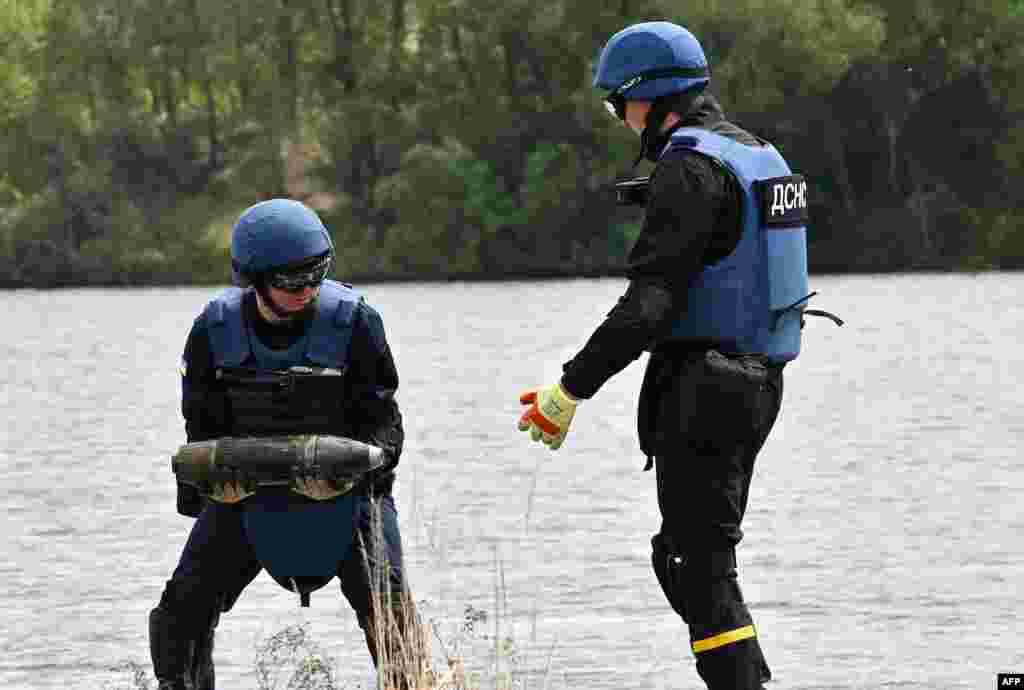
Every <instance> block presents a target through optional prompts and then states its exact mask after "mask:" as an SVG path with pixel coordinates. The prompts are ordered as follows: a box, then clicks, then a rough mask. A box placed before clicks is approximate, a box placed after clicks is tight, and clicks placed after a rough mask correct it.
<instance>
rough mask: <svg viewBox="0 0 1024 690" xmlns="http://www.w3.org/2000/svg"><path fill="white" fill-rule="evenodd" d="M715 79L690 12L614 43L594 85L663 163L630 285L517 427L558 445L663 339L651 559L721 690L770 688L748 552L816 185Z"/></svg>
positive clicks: (646, 447)
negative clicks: (747, 589) (729, 108)
mask: <svg viewBox="0 0 1024 690" xmlns="http://www.w3.org/2000/svg"><path fill="white" fill-rule="evenodd" d="M709 81H710V71H709V68H708V62H707V59H706V58H705V55H704V51H703V49H702V48H701V45H700V43H699V42H698V41H697V39H696V38H695V37H694V36H693V35H692V34H691V33H690V32H689V31H687V30H686V29H685V28H683V27H681V26H678V25H676V24H672V23H669V22H645V23H641V24H636V25H633V26H630V27H627V28H626V29H623V30H622V31H620V32H618V33H616V34H615V35H614V36H612V37H611V39H609V41H608V42H607V44H606V45H605V46H604V49H603V51H602V52H601V56H600V59H599V62H598V66H597V71H596V77H595V79H594V86H595V87H597V88H600V89H604V90H606V91H607V92H608V94H607V96H606V98H605V101H606V105H607V107H608V109H609V110H610V111H611V112H612V113H614V115H615V116H616V117H617V118H618V119H619V120H621V121H622V122H623V123H625V125H626V126H628V127H629V128H630V129H632V130H633V131H634V132H636V133H637V134H639V135H640V141H641V151H640V156H638V157H637V160H636V162H639V161H640V159H641V157H646V158H647V159H648V160H650V161H652V162H654V163H655V168H654V171H653V173H652V175H651V177H650V180H649V186H648V187H647V190H646V197H647V198H646V215H645V218H644V222H643V227H642V229H641V232H640V235H639V237H638V239H637V241H636V243H635V245H634V246H633V248H632V249H631V251H630V253H629V257H628V273H627V275H628V278H629V286H628V289H627V290H626V292H625V294H624V295H623V296H622V297H621V298H620V299H619V301H618V303H617V304H616V305H615V307H614V308H613V309H612V310H611V311H610V312H609V314H608V316H607V318H606V319H605V321H604V322H603V323H602V324H601V325H600V326H599V327H598V328H597V329H596V330H595V331H594V333H593V334H592V335H591V336H590V339H589V340H588V341H587V343H586V344H585V346H584V347H583V349H582V350H581V351H580V352H579V353H578V354H577V355H576V356H575V357H573V358H572V359H571V360H570V361H569V362H567V363H565V364H564V365H563V375H562V377H561V380H560V381H559V382H557V383H554V384H552V385H549V386H546V387H542V388H538V389H536V390H532V391H528V392H526V393H524V394H523V395H522V396H521V398H520V401H521V402H522V403H523V404H525V405H529V407H528V408H527V410H526V412H525V413H524V414H523V415H522V417H521V418H520V421H519V429H520V430H522V431H527V432H529V433H530V435H531V436H532V438H533V440H535V441H538V440H539V441H543V442H544V443H546V444H548V445H549V446H550V448H551V449H552V450H554V449H557V448H558V447H559V446H561V444H562V442H563V441H564V440H565V437H566V434H567V433H568V431H569V426H570V424H571V422H572V419H573V416H574V414H575V411H576V408H577V406H578V405H579V403H580V402H581V401H583V400H586V399H588V398H590V397H592V396H593V395H594V394H595V393H596V392H597V391H598V389H599V388H600V387H601V386H602V385H603V384H604V383H605V381H607V380H608V379H609V378H610V377H612V376H613V375H615V374H616V373H618V372H619V371H621V370H622V369H623V368H625V367H626V366H627V365H628V364H629V363H631V362H632V361H633V360H634V359H636V358H637V357H638V356H639V355H640V354H641V353H642V352H644V351H645V350H648V351H650V353H651V355H650V359H649V362H648V365H647V370H646V372H645V376H644V382H643V385H642V388H641V392H640V402H639V412H638V421H639V425H638V426H639V435H640V446H641V449H642V451H643V452H644V454H645V455H646V456H647V457H648V464H647V467H646V468H645V469H650V467H651V465H652V464H653V465H654V466H655V468H656V479H657V489H658V506H659V508H660V512H661V517H662V523H661V529H660V530H659V532H658V533H657V534H655V535H654V537H653V538H652V539H651V545H652V556H651V562H652V566H653V568H654V572H655V575H656V576H657V579H658V582H659V583H660V585H661V587H662V589H663V591H664V593H665V596H666V597H667V599H668V601H669V603H670V604H671V606H672V608H673V609H674V610H675V611H676V612H677V613H678V614H679V615H680V616H681V617H682V619H683V621H684V622H685V623H686V624H687V625H688V627H689V633H690V642H691V648H692V651H693V653H694V656H695V657H696V663H697V672H698V673H699V674H700V676H701V678H702V679H703V680H704V682H705V683H706V684H707V686H708V688H710V690H756V689H760V688H762V687H763V686H762V683H763V682H764V681H766V680H768V679H770V678H771V673H770V672H769V669H768V665H767V663H766V662H765V659H764V656H763V654H762V652H761V647H760V645H759V643H758V639H757V632H756V629H755V627H754V624H753V620H752V618H751V616H750V612H749V611H748V609H747V605H746V604H745V603H744V601H743V596H742V594H741V593H740V587H739V584H738V580H737V573H736V555H735V547H736V545H737V544H738V543H739V541H740V539H741V538H742V535H743V533H742V531H741V530H740V523H741V522H742V520H743V514H744V512H745V510H746V507H747V495H748V489H749V487H750V480H751V475H752V473H753V470H754V459H755V458H756V457H757V454H758V451H759V450H760V449H761V446H762V444H763V443H764V442H765V439H766V437H767V436H768V433H769V431H770V430H771V428H772V426H773V424H774V423H775V419H776V415H777V414H778V412H779V406H780V402H781V399H782V370H783V367H784V366H785V364H786V362H788V361H790V360H792V359H793V358H795V357H796V356H797V354H798V352H799V350H800V331H801V327H802V325H803V324H802V322H803V318H802V315H803V313H805V312H804V309H803V306H804V304H805V303H806V301H807V299H809V297H810V295H808V293H807V257H806V233H805V229H804V225H805V222H806V218H807V204H806V185H805V184H804V183H803V180H802V178H800V177H799V176H796V175H793V174H792V172H791V171H790V169H789V167H788V166H787V164H786V162H785V161H784V160H783V159H782V157H781V156H780V155H779V153H778V151H776V149H775V148H773V147H772V146H771V145H770V144H768V143H766V142H764V141H762V140H760V139H758V138H757V137H755V136H753V135H751V134H750V133H748V132H746V131H744V130H743V129H741V128H739V127H737V126H736V125H734V124H732V123H730V122H729V121H728V120H726V118H725V116H724V114H723V112H722V109H721V107H720V106H719V104H718V103H717V102H716V101H715V99H714V98H712V97H711V96H710V95H709V94H706V93H705V92H704V91H705V87H706V86H707V84H708V82H709ZM806 313H812V312H810V311H808V312H806Z"/></svg>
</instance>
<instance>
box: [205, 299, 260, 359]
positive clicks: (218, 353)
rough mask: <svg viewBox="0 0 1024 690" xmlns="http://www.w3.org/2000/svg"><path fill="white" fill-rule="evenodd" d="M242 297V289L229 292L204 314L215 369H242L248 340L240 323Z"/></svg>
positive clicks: (214, 300) (215, 300) (213, 301)
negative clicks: (238, 367)
mask: <svg viewBox="0 0 1024 690" xmlns="http://www.w3.org/2000/svg"><path fill="white" fill-rule="evenodd" d="M245 293H246V289H243V288H237V287H231V288H228V289H226V290H224V291H223V292H221V293H220V294H219V295H217V296H216V297H214V298H213V299H211V300H210V302H209V303H208V304H207V305H206V310H205V311H204V312H203V313H204V314H205V318H206V328H207V333H209V336H210V347H211V349H212V350H213V363H214V366H216V367H237V366H241V365H242V362H244V361H245V360H246V358H248V356H249V352H250V349H249V339H248V336H247V334H246V329H245V326H244V324H243V323H242V297H243V296H244V295H245Z"/></svg>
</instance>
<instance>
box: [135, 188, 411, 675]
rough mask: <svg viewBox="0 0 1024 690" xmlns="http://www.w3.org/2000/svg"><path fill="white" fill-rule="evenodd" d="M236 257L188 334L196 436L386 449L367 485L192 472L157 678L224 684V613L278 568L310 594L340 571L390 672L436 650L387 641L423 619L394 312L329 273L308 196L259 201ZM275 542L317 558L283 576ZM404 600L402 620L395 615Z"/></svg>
mask: <svg viewBox="0 0 1024 690" xmlns="http://www.w3.org/2000/svg"><path fill="white" fill-rule="evenodd" d="M231 259H232V267H233V271H232V273H233V276H234V279H235V280H234V282H235V283H236V284H237V285H239V286H241V287H232V288H229V289H227V290H226V291H224V292H222V293H221V294H219V295H218V296H216V297H215V298H214V299H212V300H211V301H210V302H209V304H208V305H207V306H206V308H205V309H204V310H203V312H202V313H201V314H200V315H199V316H198V317H197V318H196V320H195V322H194V324H193V326H192V330H191V332H190V333H189V336H188V340H187V342H186V345H185V354H184V358H183V362H182V413H183V415H184V418H185V432H186V436H187V439H188V441H189V442H200V441H207V440H210V439H218V438H223V437H243V438H247V439H259V438H260V437H268V436H273V435H276V436H277V437H278V438H280V436H282V435H297V434H324V435H333V436H343V437H348V438H351V439H356V440H359V441H363V442H365V443H369V444H373V445H375V446H377V447H379V448H381V449H383V452H384V457H385V458H386V462H385V463H384V465H383V466H381V467H380V468H378V469H377V470H376V471H375V472H373V473H371V474H369V475H367V476H366V477H364V478H363V479H362V480H361V481H360V482H359V483H357V484H356V485H355V486H354V487H352V485H351V482H348V483H347V484H339V483H336V482H334V481H333V480H328V479H308V478H298V479H296V480H295V482H293V484H292V485H291V489H290V490H289V489H287V488H283V489H280V490H278V491H277V494H276V498H277V499H278V502H277V503H276V504H274V503H273V501H272V500H271V499H274V492H273V490H270V489H268V490H267V492H266V494H265V493H264V490H263V489H260V490H258V491H255V492H254V491H253V490H252V488H253V487H251V486H246V485H245V484H243V483H242V482H225V483H221V484H216V485H214V486H213V487H212V489H211V490H210V491H209V495H208V496H206V497H203V496H200V495H199V493H198V492H197V491H196V490H195V489H193V488H192V487H191V486H189V485H186V484H184V483H179V485H178V511H179V512H180V513H182V514H183V515H188V516H191V517H196V518H197V520H196V522H195V524H194V525H193V527H192V531H191V534H190V536H189V538H188V541H187V543H186V544H185V547H184V549H183V551H182V553H181V557H180V560H179V562H178V565H177V567H176V568H175V570H174V572H173V574H172V576H171V579H170V580H168V581H167V583H166V586H165V588H164V590H163V594H162V596H161V597H160V602H159V604H158V605H157V607H156V608H154V609H153V610H152V612H151V613H150V617H149V635H150V650H151V654H152V658H153V668H154V672H155V675H156V677H157V680H158V682H159V684H160V685H159V687H160V689H161V690H209V689H212V688H213V687H214V670H213V659H212V651H213V637H214V630H215V628H216V625H217V622H218V620H219V617H220V614H221V612H224V611H228V610H230V608H231V606H232V605H233V604H234V602H235V600H236V599H237V597H238V596H239V594H240V593H241V592H242V590H243V589H244V588H245V587H246V586H247V585H248V584H249V583H250V582H251V581H252V580H253V578H255V577H256V575H257V574H259V572H260V571H261V569H263V568H264V567H266V568H267V570H268V572H269V574H270V575H271V576H272V577H274V579H275V580H277V581H278V582H279V583H280V584H281V585H282V586H285V587H286V588H288V589H292V590H293V591H296V590H297V591H299V592H300V593H301V594H302V596H303V600H304V603H307V602H308V595H309V592H310V591H312V590H314V589H316V588H318V587H320V586H323V585H324V584H326V583H327V582H329V581H330V580H331V579H332V578H333V576H335V575H337V576H338V578H339V579H340V581H341V591H342V593H343V594H344V596H345V597H346V599H347V600H348V602H349V604H350V605H351V606H352V608H353V609H354V610H355V613H356V616H357V618H358V621H359V625H360V627H361V628H362V630H363V632H364V634H365V637H366V645H367V647H368V649H369V651H370V654H371V656H372V657H373V660H374V662H375V663H376V664H378V671H380V663H379V662H380V660H381V654H382V653H386V654H387V657H386V658H390V659H391V660H395V659H397V658H399V657H403V658H409V657H410V656H412V657H415V659H416V660H418V661H422V662H423V663H425V661H426V660H425V659H424V658H423V656H422V655H423V653H424V650H423V649H421V648H420V647H418V646H417V645H418V643H419V641H420V638H419V637H416V636H410V637H409V638H408V639H406V638H405V637H402V636H398V637H395V636H393V635H389V636H388V637H387V639H385V640H382V639H380V637H381V634H380V631H381V630H384V629H386V628H388V627H389V626H390V625H391V624H392V622H394V623H395V624H397V628H398V629H399V630H405V631H408V630H410V629H413V628H414V627H415V625H416V622H415V618H416V617H415V613H414V611H413V609H412V606H411V601H410V597H409V596H408V594H407V592H408V590H407V588H406V583H405V579H404V574H403V571H402V545H401V538H400V535H399V530H398V518H397V513H396V509H395V504H394V500H393V498H392V495H391V488H392V484H393V483H394V479H395V471H394V470H395V466H396V465H397V464H398V460H399V456H400V455H401V452H402V443H403V440H404V432H403V429H402V417H401V414H400V412H399V409H398V404H397V402H396V401H395V397H394V394H395V390H396V389H397V387H398V374H397V371H396V369H395V363H394V360H393V358H392V355H391V350H390V348H389V347H388V343H387V339H386V338H385V334H384V326H383V323H382V321H381V317H380V315H379V314H378V313H377V311H375V310H374V309H373V308H372V307H371V306H370V305H368V304H367V303H366V302H365V301H364V300H363V298H362V297H361V296H360V295H359V293H358V292H356V290H354V289H353V288H352V287H351V286H349V285H346V284H343V283H338V282H335V281H332V280H328V279H327V275H328V273H329V272H330V269H331V266H332V264H333V262H334V259H335V249H334V245H333V243H332V241H331V238H330V235H329V234H328V232H327V229H326V228H325V227H324V225H323V223H322V222H321V220H320V218H319V217H318V216H317V215H316V213H314V212H313V211H312V210H310V209H309V208H307V207H306V206H304V205H303V204H301V203H299V202H297V201H292V200H287V199H272V200H269V201H264V202H261V203H258V204H256V205H254V206H252V207H250V208H249V209H247V210H246V211H245V212H244V213H243V214H242V216H241V217H240V219H239V220H238V222H237V224H236V225H235V227H234V229H233V233H232V238H231ZM249 443H250V446H251V445H252V444H251V441H250V442H249ZM268 443H269V440H268ZM280 499H283V500H284V503H283V504H282V503H281V500H280ZM261 501H271V503H270V504H262V503H261ZM275 511H276V512H275ZM268 522H269V524H270V527H271V530H270V533H269V537H268V536H267V524H268ZM260 530H262V531H260ZM259 535H262V536H261V538H260V539H256V538H255V537H256V536H259ZM267 543H269V548H271V550H272V551H274V552H275V553H277V552H283V553H284V554H285V555H284V556H283V557H282V556H279V555H278V556H277V558H284V559H285V567H286V569H287V568H288V567H290V566H292V565H293V563H291V562H288V561H289V559H291V560H293V561H305V560H306V559H307V558H308V561H309V562H302V563H296V564H294V565H295V568H296V570H295V571H292V572H298V574H299V575H300V577H295V578H292V577H287V578H281V577H279V576H278V575H276V574H275V572H274V570H273V569H272V567H271V566H269V565H267V563H266V562H265V560H264V559H263V556H264V554H265V553H266V549H267V548H268V546H266V544H267ZM261 544H263V546H262V547H261ZM261 548H262V549H263V550H262V551H260V549H261ZM289 549H291V550H290V551H289ZM257 551H260V558H258V557H257ZM325 554H326V556H325ZM325 557H326V559H327V561H326V568H327V570H326V575H324V573H325V571H324V570H323V568H324V561H323V560H320V561H319V562H317V560H316V559H323V558H325ZM311 563H313V565H311ZM307 571H309V576H306V575H307ZM316 572H319V573H320V575H319V576H314V574H315V573H316ZM391 594H395V595H397V596H396V598H391V597H390V595H391ZM381 600H384V601H383V602H382V601H381ZM391 612H393V614H394V616H395V617H396V618H397V620H394V619H391V620H387V621H384V620H381V619H382V618H385V617H386V616H382V615H381V614H382V613H388V615H391ZM403 617H404V618H407V619H411V620H404V619H403ZM382 645H386V647H382Z"/></svg>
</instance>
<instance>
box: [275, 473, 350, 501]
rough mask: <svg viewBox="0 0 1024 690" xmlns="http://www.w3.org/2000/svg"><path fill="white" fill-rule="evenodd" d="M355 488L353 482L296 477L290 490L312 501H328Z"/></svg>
mask: <svg viewBox="0 0 1024 690" xmlns="http://www.w3.org/2000/svg"><path fill="white" fill-rule="evenodd" d="M353 486H355V482H353V481H350V480H346V481H341V482H335V481H331V480H329V479H312V478H310V477H296V478H295V479H293V480H292V484H291V490H292V491H294V492H295V493H297V494H301V495H303V496H305V497H306V498H312V499H313V500H314V501H329V500H330V499H332V498H337V497H338V496H341V495H343V494H347V493H348V492H349V491H351V490H352V487H353Z"/></svg>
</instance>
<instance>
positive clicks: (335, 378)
mask: <svg viewBox="0 0 1024 690" xmlns="http://www.w3.org/2000/svg"><path fill="white" fill-rule="evenodd" d="M249 290H251V288H250V289H240V288H229V289H227V290H225V291H224V292H223V293H221V294H220V295H218V296H217V297H215V298H214V299H213V300H211V301H210V303H209V304H208V305H207V308H206V311H205V317H206V322H207V327H208V333H209V337H210V344H211V348H212V351H213V360H214V364H215V366H216V368H217V370H218V372H221V373H223V372H226V371H232V370H233V371H244V372H245V374H244V375H243V376H241V377H240V380H244V381H246V382H245V383H239V384H237V385H233V384H232V383H231V380H232V376H231V375H227V376H224V377H223V380H224V381H225V385H226V388H227V394H228V399H229V400H230V402H231V407H232V411H231V417H232V422H231V427H232V432H231V433H232V434H233V435H236V436H250V435H251V436H258V435H261V434H263V435H267V434H281V433H284V434H299V433H334V434H338V429H337V428H336V427H337V425H338V424H339V423H340V420H341V419H342V418H343V417H342V415H343V412H342V410H343V408H344V400H342V399H341V397H342V392H343V390H344V387H343V381H344V372H345V371H346V370H347V368H348V362H349V343H350V341H351V336H352V328H353V323H354V319H355V313H356V308H357V306H358V304H359V302H360V300H361V298H360V296H359V294H358V293H357V292H356V291H355V290H354V289H352V288H351V287H350V286H347V285H344V284H342V283H337V282H335V281H330V280H328V281H325V282H324V283H323V284H322V285H321V287H320V293H319V297H318V304H317V313H316V315H315V316H314V317H313V319H312V321H311V323H310V325H309V328H308V330H307V332H306V334H305V335H304V336H303V337H302V338H300V339H299V340H298V341H297V342H296V343H295V344H293V345H292V346H291V347H289V348H287V349H284V350H273V349H271V348H268V347H267V346H266V345H264V344H263V343H262V342H261V341H260V339H259V338H258V337H257V336H256V334H255V332H254V331H253V328H252V326H251V325H250V324H249V323H247V321H246V319H245V317H244V314H243V307H242V303H243V299H244V296H245V294H246V292H248V291H249ZM296 367H297V368H298V369H295V368H296ZM314 369H317V370H320V369H327V370H328V372H329V374H328V375H322V374H321V375H309V374H305V373H304V372H306V371H312V370H314ZM289 370H291V371H292V372H295V373H294V374H293V375H286V376H283V377H282V375H281V374H282V372H287V371H289ZM261 374H265V375H266V383H265V384H262V383H261V382H260V376H261ZM289 376H292V378H289ZM282 384H283V385H282ZM357 500H359V497H358V496H355V495H352V494H347V495H344V496H341V497H339V498H336V499H333V500H330V501H311V500H307V499H303V498H300V497H297V496H292V495H289V492H287V491H286V490H284V489H282V490H280V491H277V490H263V489H261V490H260V491H257V493H256V494H255V495H254V496H251V497H249V498H247V499H245V500H244V501H243V502H242V508H243V510H244V518H243V519H244V524H245V530H246V535H247V536H248V537H249V540H250V542H251V543H252V546H253V549H254V551H255V552H256V556H257V558H258V559H259V561H260V563H261V564H262V565H263V567H264V568H266V570H267V572H268V573H269V574H270V575H271V577H273V578H274V579H275V580H276V581H277V582H278V583H279V584H281V585H282V586H284V587H285V588H287V589H291V590H293V591H294V590H297V591H299V592H300V593H302V594H303V596H306V595H308V592H310V591H312V590H315V589H318V588H319V587H322V586H323V585H324V584H326V583H327V582H329V581H330V580H331V578H332V577H334V575H335V574H336V573H337V571H338V568H339V566H340V564H341V562H342V561H344V559H345V558H346V557H347V556H348V553H349V550H350V549H351V547H352V538H353V520H354V516H355V508H356V501H357Z"/></svg>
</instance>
